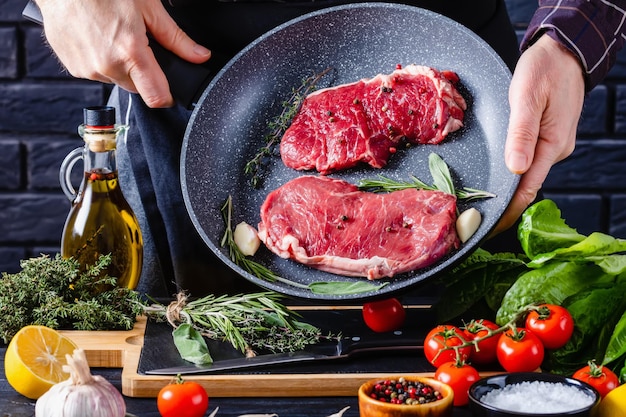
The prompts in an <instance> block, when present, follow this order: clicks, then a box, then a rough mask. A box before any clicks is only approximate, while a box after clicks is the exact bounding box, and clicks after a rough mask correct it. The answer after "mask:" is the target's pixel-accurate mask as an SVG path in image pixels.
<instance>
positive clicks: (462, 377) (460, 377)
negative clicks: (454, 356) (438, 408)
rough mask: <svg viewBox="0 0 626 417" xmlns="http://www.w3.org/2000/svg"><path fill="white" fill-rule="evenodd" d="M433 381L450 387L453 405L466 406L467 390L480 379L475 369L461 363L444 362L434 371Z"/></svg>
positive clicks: (467, 399) (467, 400)
mask: <svg viewBox="0 0 626 417" xmlns="http://www.w3.org/2000/svg"><path fill="white" fill-rule="evenodd" d="M435 379H437V380H438V381H441V382H443V383H444V384H448V385H450V387H451V388H452V391H454V405H457V406H460V405H466V404H467V403H468V402H469V392H468V391H469V388H470V386H471V385H472V384H473V383H474V382H476V381H478V380H479V379H480V375H479V374H478V371H477V370H476V368H474V367H473V366H471V365H468V364H466V363H464V362H463V361H459V362H457V361H455V362H446V363H444V364H442V365H441V366H439V367H438V368H437V370H436V371H435Z"/></svg>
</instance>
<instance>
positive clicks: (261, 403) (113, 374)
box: [0, 347, 472, 417]
mask: <svg viewBox="0 0 626 417" xmlns="http://www.w3.org/2000/svg"><path fill="white" fill-rule="evenodd" d="M5 350H6V348H5V347H2V348H0V355H1V357H2V361H1V362H0V364H1V365H2V369H4V353H5ZM92 372H93V373H94V374H99V375H103V376H104V377H105V378H107V380H109V381H110V382H111V383H112V384H113V385H115V386H116V387H117V388H118V389H119V390H120V391H121V381H120V370H119V369H92ZM124 399H125V401H126V409H127V412H128V413H130V414H134V415H136V416H137V417H159V416H160V415H159V412H158V410H157V406H156V399H154V398H130V397H124ZM346 406H349V407H350V408H349V409H348V410H347V411H346V412H345V413H344V414H343V415H344V416H345V417H356V416H358V415H359V406H358V403H357V397H356V395H355V396H354V397H302V398H271V397H266V398H249V397H233V398H210V399H209V410H208V411H207V415H208V414H210V413H211V412H212V411H214V410H215V408H216V407H219V410H218V412H217V415H216V417H238V416H241V415H244V414H276V415H278V417H305V416H306V417H327V416H330V415H331V414H334V413H337V412H338V411H339V410H341V409H343V408H344V407H346ZM34 415H35V401H33V400H30V399H28V398H26V397H24V396H22V395H20V394H18V393H17V392H15V391H14V390H13V388H12V387H11V386H10V385H9V383H8V382H7V380H6V377H5V375H4V372H3V373H2V378H1V379H0V416H2V417H32V416H34ZM453 416H454V417H471V416H472V413H470V411H469V410H467V409H466V408H465V407H455V409H454V414H453Z"/></svg>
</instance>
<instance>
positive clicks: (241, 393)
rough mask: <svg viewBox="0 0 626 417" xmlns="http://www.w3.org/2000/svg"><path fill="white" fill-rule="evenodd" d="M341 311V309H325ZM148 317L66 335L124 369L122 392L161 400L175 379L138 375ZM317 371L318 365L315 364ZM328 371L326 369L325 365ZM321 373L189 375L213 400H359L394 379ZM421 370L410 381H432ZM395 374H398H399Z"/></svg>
mask: <svg viewBox="0 0 626 417" xmlns="http://www.w3.org/2000/svg"><path fill="white" fill-rule="evenodd" d="M324 308H325V309H328V308H340V307H324ZM145 330H146V318H145V317H140V318H139V319H138V321H137V323H136V325H135V327H134V328H133V329H132V330H129V331H75V330H67V331H62V333H63V334H65V335H66V336H68V337H70V338H71V339H72V340H73V341H74V342H75V343H76V344H77V345H78V346H79V347H81V348H82V349H84V350H85V353H86V355H87V359H88V361H89V365H90V367H92V368H98V367H103V368H121V383H122V393H123V394H124V395H126V396H129V397H156V396H157V394H158V392H159V390H160V389H161V388H162V387H163V386H165V385H166V384H168V383H169V382H171V381H172V377H171V376H161V375H146V374H142V373H139V372H138V369H139V362H140V357H141V351H142V347H143V345H144V335H145ZM313 366H317V365H313ZM326 367H327V365H326ZM321 368H322V366H321V365H320V372H319V373H316V371H315V370H316V369H317V368H313V371H311V365H309V366H308V371H307V372H306V373H305V372H303V373H299V372H296V373H294V372H291V373H284V372H283V373H270V372H263V373H260V372H254V371H251V372H250V373H244V374H242V373H238V374H228V375H224V374H220V375H193V376H192V375H189V376H185V379H187V380H193V381H196V382H198V383H200V384H202V385H203V386H204V387H205V389H206V390H207V391H208V392H210V393H211V395H212V396H213V397H322V396H325V397H326V396H354V395H356V393H357V391H358V388H359V386H360V385H361V384H362V383H363V382H365V381H367V380H369V379H373V378H381V377H385V376H389V372H385V373H381V372H380V371H376V370H373V371H369V370H367V366H364V367H363V368H362V369H364V372H361V370H360V369H359V371H358V372H356V371H354V367H352V368H350V369H351V370H348V371H345V370H342V369H340V368H338V369H337V372H332V371H331V372H329V371H328V370H325V371H323V372H321ZM411 368H413V369H416V367H415V366H412V364H411V363H407V364H406V370H407V372H402V374H403V375H405V376H432V375H433V373H432V372H411V371H410V370H411ZM395 374H399V372H398V373H395Z"/></svg>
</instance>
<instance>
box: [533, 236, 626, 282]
mask: <svg viewBox="0 0 626 417" xmlns="http://www.w3.org/2000/svg"><path fill="white" fill-rule="evenodd" d="M624 251H626V240H624V239H616V238H614V237H612V236H609V235H606V234H604V233H598V232H596V233H592V234H590V235H589V236H587V237H586V238H585V239H583V240H581V241H580V242H578V243H575V244H573V245H572V246H569V247H566V248H559V249H555V250H553V251H552V252H548V253H543V254H539V255H536V256H535V257H534V258H533V260H532V261H531V262H529V263H528V266H529V267H530V268H539V267H541V265H543V264H544V263H546V262H547V261H549V260H553V259H555V260H560V261H573V262H581V261H585V260H588V259H591V260H593V261H594V262H595V263H596V264H599V265H600V266H603V265H604V266H606V268H607V269H608V270H609V271H608V272H611V273H614V274H615V273H621V272H623V271H624V269H626V257H623V256H620V257H618V258H616V259H614V260H613V261H612V262H610V263H609V262H606V258H605V257H606V256H607V255H611V254H613V253H618V252H624Z"/></svg>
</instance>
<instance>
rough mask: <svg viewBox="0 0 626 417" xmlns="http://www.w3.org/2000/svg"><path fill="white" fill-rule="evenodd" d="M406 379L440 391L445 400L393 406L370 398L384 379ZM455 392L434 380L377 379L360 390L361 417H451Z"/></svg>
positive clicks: (395, 378)
mask: <svg viewBox="0 0 626 417" xmlns="http://www.w3.org/2000/svg"><path fill="white" fill-rule="evenodd" d="M400 378H404V379H406V380H407V381H414V382H421V383H423V384H425V385H429V386H431V387H433V388H434V389H435V390H437V391H439V393H441V395H442V396H443V398H441V399H439V400H436V401H433V402H429V403H424V404H415V405H408V404H391V403H388V402H383V401H380V400H377V399H374V398H372V397H370V394H371V393H372V391H373V390H374V386H375V385H376V384H377V383H379V382H380V381H381V380H383V379H390V380H398V379H400ZM453 401H454V392H453V391H452V388H451V387H450V386H449V385H447V384H444V383H443V382H439V381H437V380H436V379H434V378H426V377H410V376H405V377H402V376H390V377H387V378H376V379H372V380H370V381H367V382H365V383H364V384H363V385H361V387H360V388H359V411H360V416H361V417H408V416H419V417H450V416H451V415H452V406H453Z"/></svg>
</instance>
